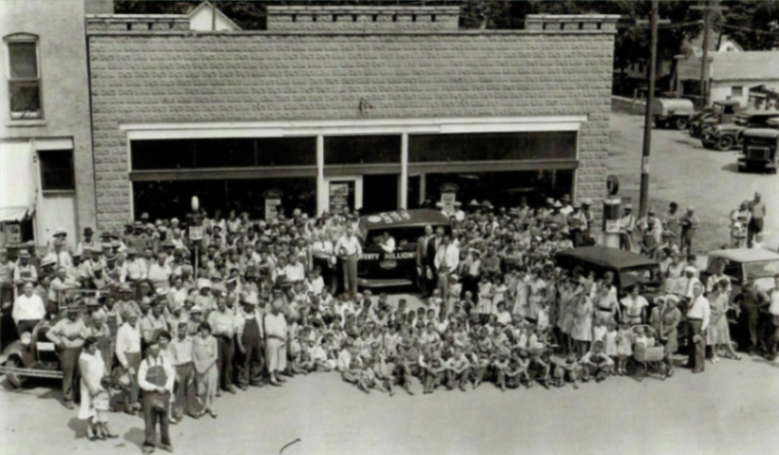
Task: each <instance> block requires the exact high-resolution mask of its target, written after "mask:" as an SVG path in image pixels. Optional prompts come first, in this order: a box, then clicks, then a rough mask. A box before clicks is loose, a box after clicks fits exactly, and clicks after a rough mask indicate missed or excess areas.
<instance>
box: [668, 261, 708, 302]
mask: <svg viewBox="0 0 779 455" xmlns="http://www.w3.org/2000/svg"><path fill="white" fill-rule="evenodd" d="M696 272H697V270H696V269H695V267H692V266H687V267H685V268H684V276H683V277H681V278H679V279H678V280H676V283H675V286H674V289H671V292H672V293H673V294H677V295H679V296H681V297H686V298H688V299H692V297H693V290H694V289H695V285H696V284H700V283H701V282H700V280H698V278H696V277H695V274H696Z"/></svg>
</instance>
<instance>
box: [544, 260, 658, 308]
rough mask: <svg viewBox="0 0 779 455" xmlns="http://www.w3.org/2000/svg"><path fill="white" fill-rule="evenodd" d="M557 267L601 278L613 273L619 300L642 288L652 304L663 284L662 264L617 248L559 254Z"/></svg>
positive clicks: (556, 261)
mask: <svg viewBox="0 0 779 455" xmlns="http://www.w3.org/2000/svg"><path fill="white" fill-rule="evenodd" d="M555 263H556V265H557V266H559V267H562V268H563V269H565V270H573V269H574V268H575V267H581V268H582V269H583V270H584V271H585V272H590V271H594V272H595V275H596V276H598V277H602V276H603V275H604V274H605V273H606V272H612V273H613V274H614V286H616V288H617V292H618V294H619V296H620V297H623V296H625V295H627V294H629V293H630V288H632V287H633V286H634V285H636V284H640V285H641V287H642V292H641V295H643V296H644V297H647V298H648V300H650V302H651V301H652V300H653V299H654V297H655V296H657V294H658V292H659V291H660V287H661V284H662V277H661V273H660V264H659V263H658V262H657V261H654V260H652V259H649V258H648V257H646V256H642V255H640V254H636V253H632V252H629V251H625V250H620V249H617V248H608V247H604V246H587V247H582V248H573V249H570V250H564V251H560V252H559V253H557V255H556V256H555Z"/></svg>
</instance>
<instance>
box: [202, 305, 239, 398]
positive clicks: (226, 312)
mask: <svg viewBox="0 0 779 455" xmlns="http://www.w3.org/2000/svg"><path fill="white" fill-rule="evenodd" d="M207 321H208V323H209V324H210V325H211V334H212V335H213V336H214V338H216V341H217V345H218V348H219V353H218V358H217V362H216V364H217V369H218V371H219V382H221V386H222V389H223V390H225V391H227V392H230V393H233V394H234V393H236V392H235V387H233V381H234V380H235V375H234V371H233V357H234V355H235V342H234V337H235V332H236V328H237V325H236V322H237V321H236V317H235V313H234V312H233V311H231V310H230V309H229V308H227V297H225V296H224V295H221V296H217V297H216V310H214V311H211V312H210V313H209V314H208V318H207ZM217 393H218V392H217Z"/></svg>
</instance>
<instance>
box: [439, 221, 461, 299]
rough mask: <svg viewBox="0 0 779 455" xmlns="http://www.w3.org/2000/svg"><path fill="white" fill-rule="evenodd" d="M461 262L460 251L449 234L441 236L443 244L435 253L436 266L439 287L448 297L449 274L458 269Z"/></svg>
mask: <svg viewBox="0 0 779 455" xmlns="http://www.w3.org/2000/svg"><path fill="white" fill-rule="evenodd" d="M459 262H460V251H459V250H458V249H457V247H456V246H454V245H453V244H452V243H451V242H450V241H449V236H448V235H445V236H443V237H441V244H440V245H439V246H438V249H437V250H436V254H435V259H434V263H435V268H436V271H437V272H438V289H440V290H441V296H443V298H444V299H447V296H448V295H449V275H451V274H452V272H454V271H455V270H457V264H458V263H459Z"/></svg>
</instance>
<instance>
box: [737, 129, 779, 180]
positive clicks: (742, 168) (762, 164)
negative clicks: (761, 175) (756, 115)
mask: <svg viewBox="0 0 779 455" xmlns="http://www.w3.org/2000/svg"><path fill="white" fill-rule="evenodd" d="M743 138H744V140H743V143H744V145H743V149H742V152H741V153H740V154H739V155H738V171H739V172H746V171H750V170H756V171H761V172H765V171H769V172H772V173H774V174H776V171H777V169H778V168H779V153H777V149H778V148H779V129H775V130H774V129H767V128H758V129H748V130H746V131H744V134H743Z"/></svg>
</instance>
